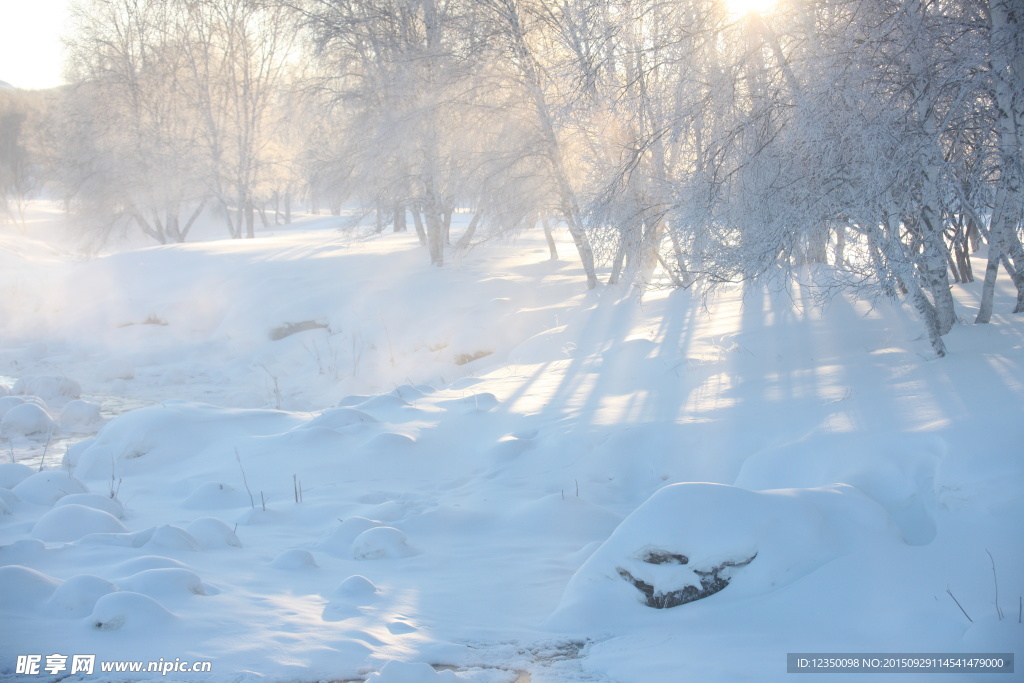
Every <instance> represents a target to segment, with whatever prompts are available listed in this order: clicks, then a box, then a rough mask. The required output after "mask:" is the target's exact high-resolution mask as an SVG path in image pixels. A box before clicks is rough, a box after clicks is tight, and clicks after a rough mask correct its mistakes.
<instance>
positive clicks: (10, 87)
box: [0, 81, 17, 90]
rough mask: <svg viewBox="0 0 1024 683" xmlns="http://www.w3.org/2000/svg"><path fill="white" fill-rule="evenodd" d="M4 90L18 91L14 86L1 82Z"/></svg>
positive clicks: (0, 85)
mask: <svg viewBox="0 0 1024 683" xmlns="http://www.w3.org/2000/svg"><path fill="white" fill-rule="evenodd" d="M2 88H7V89H9V90H17V88H15V87H14V86H13V85H11V84H10V83H8V82H7V81H0V89H2Z"/></svg>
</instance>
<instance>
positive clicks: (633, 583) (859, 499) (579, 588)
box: [551, 483, 893, 629]
mask: <svg viewBox="0 0 1024 683" xmlns="http://www.w3.org/2000/svg"><path fill="white" fill-rule="evenodd" d="M892 534H893V529H892V527H891V525H890V521H889V518H888V516H887V515H886V514H885V511H884V510H883V509H882V508H881V507H880V506H879V505H878V504H877V503H875V502H874V501H872V500H871V499H869V498H867V497H866V496H864V495H863V494H862V493H861V492H860V491H858V490H857V489H855V488H853V487H851V486H845V485H836V486H831V487H824V488H817V489H787V490H778V491H765V492H754V491H748V490H746V489H742V488H738V487H735V486H726V485H721V484H703V483H687V484H674V485H671V486H666V487H664V488H662V489H660V490H659V491H657V492H656V493H655V494H654V495H653V496H651V497H650V498H649V499H648V500H647V501H646V502H644V503H643V504H642V505H640V507H638V508H637V509H636V510H635V511H634V512H633V513H632V514H631V515H629V517H627V518H626V519H625V520H624V521H623V522H622V524H620V525H619V526H618V528H617V529H615V531H614V532H613V533H612V535H611V537H609V538H608V540H607V541H605V543H604V544H603V545H602V546H601V547H600V548H599V549H598V550H596V551H595V552H594V554H593V555H591V557H590V558H589V559H588V560H587V561H586V562H585V563H584V564H583V566H582V567H580V569H579V570H578V571H577V572H576V574H575V575H574V576H573V578H572V580H571V581H570V582H569V584H568V586H567V587H566V589H565V593H564V594H563V597H562V601H561V603H560V604H559V607H558V609H557V611H556V612H555V614H554V616H553V617H552V619H551V625H552V626H554V627H555V628H565V627H568V628H579V629H592V628H609V629H610V628H619V627H628V625H630V624H634V623H636V622H637V621H638V620H639V621H643V620H644V619H648V618H653V616H652V615H651V614H650V608H651V607H656V608H671V607H679V606H681V605H682V607H681V609H686V608H685V604H686V603H688V602H692V601H695V600H699V599H703V598H709V597H712V596H713V598H712V599H715V600H735V599H740V598H749V597H752V596H757V595H761V594H764V593H767V592H770V591H773V590H775V589H777V588H779V587H781V586H784V585H786V584H788V583H791V582H793V581H796V580H798V579H800V578H801V577H803V576H805V575H807V574H809V573H810V572H812V571H814V569H816V568H817V567H819V566H821V565H822V564H824V563H826V562H828V561H830V560H832V559H834V558H836V557H839V556H841V555H844V554H846V553H849V552H851V551H853V550H854V549H856V548H857V547H861V546H864V545H866V544H871V543H878V542H886V541H888V540H891V539H892Z"/></svg>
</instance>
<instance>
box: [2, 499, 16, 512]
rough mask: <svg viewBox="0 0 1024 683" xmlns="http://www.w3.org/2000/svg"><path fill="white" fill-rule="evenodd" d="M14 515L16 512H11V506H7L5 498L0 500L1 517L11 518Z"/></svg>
mask: <svg viewBox="0 0 1024 683" xmlns="http://www.w3.org/2000/svg"><path fill="white" fill-rule="evenodd" d="M13 514H14V512H13V511H12V510H11V508H10V506H9V505H7V503H6V502H5V501H4V500H3V498H0V516H9V515H13Z"/></svg>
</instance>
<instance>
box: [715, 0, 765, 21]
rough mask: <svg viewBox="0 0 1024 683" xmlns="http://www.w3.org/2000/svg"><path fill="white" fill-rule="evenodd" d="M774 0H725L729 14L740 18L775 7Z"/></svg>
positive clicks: (761, 13)
mask: <svg viewBox="0 0 1024 683" xmlns="http://www.w3.org/2000/svg"><path fill="white" fill-rule="evenodd" d="M775 5H776V0H725V6H726V7H727V8H728V9H729V14H731V15H733V16H734V17H737V18H741V17H745V16H747V15H750V14H759V15H764V14H768V13H769V12H771V11H772V10H773V9H775Z"/></svg>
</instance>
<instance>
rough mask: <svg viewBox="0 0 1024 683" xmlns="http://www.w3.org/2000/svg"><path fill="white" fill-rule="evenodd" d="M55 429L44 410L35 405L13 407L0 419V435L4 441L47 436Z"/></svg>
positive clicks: (53, 422) (27, 404)
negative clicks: (20, 437) (15, 438)
mask: <svg viewBox="0 0 1024 683" xmlns="http://www.w3.org/2000/svg"><path fill="white" fill-rule="evenodd" d="M55 429H57V423H56V422H55V421H54V419H53V418H52V417H50V414H49V413H48V412H46V409H45V408H43V407H42V406H39V405H36V404H35V403H22V404H21V405H17V406H14V407H13V408H11V409H10V410H8V411H7V412H6V413H4V416H3V419H0V435H2V436H3V437H4V438H6V439H11V438H14V437H18V436H34V437H37V438H38V437H40V436H43V435H45V436H49V435H50V434H52V433H53V431H54V430H55Z"/></svg>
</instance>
